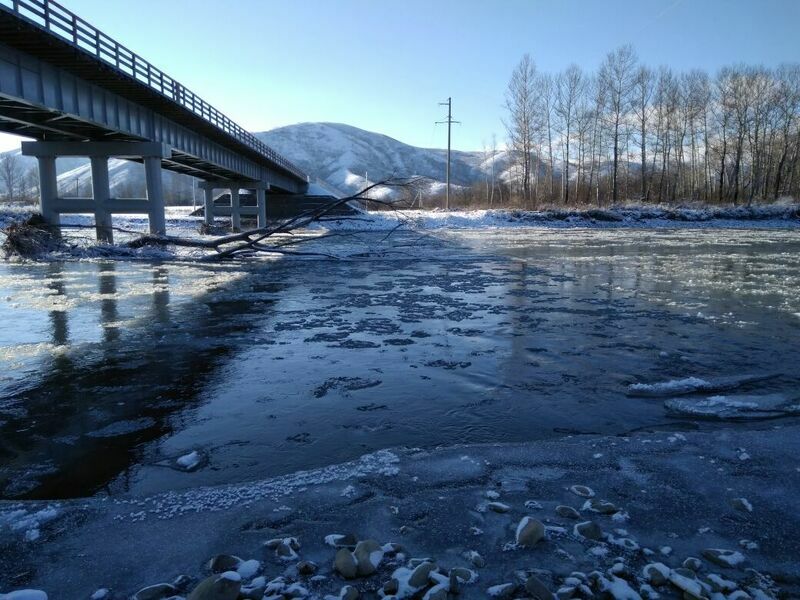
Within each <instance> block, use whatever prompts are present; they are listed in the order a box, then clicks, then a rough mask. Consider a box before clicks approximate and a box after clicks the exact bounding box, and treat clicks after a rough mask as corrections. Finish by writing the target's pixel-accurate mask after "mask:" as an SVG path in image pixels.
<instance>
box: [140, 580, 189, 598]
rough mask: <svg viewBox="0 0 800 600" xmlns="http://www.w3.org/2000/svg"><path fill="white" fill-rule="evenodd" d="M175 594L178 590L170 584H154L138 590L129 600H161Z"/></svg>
mask: <svg viewBox="0 0 800 600" xmlns="http://www.w3.org/2000/svg"><path fill="white" fill-rule="evenodd" d="M177 593H178V589H177V588H176V587H175V586H174V585H172V584H171V583H156V584H155V585H148V586H147V587H144V588H142V589H140V590H139V591H138V592H136V593H135V594H134V595H133V597H132V598H131V600H161V599H162V598H167V597H169V596H174V595H175V594H177Z"/></svg>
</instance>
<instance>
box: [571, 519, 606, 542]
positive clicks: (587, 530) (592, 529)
mask: <svg viewBox="0 0 800 600" xmlns="http://www.w3.org/2000/svg"><path fill="white" fill-rule="evenodd" d="M572 533H574V534H575V535H577V536H581V537H585V538H587V539H589V540H595V541H598V540H602V539H603V530H602V529H600V526H599V525H598V524H597V523H595V522H594V521H584V522H583V523H578V524H577V525H575V527H574V528H573V530H572Z"/></svg>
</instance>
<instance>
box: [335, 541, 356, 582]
mask: <svg viewBox="0 0 800 600" xmlns="http://www.w3.org/2000/svg"><path fill="white" fill-rule="evenodd" d="M333 568H334V569H335V570H336V571H337V572H338V573H339V574H340V575H341V576H342V577H344V578H345V579H353V578H355V577H356V576H357V575H358V561H357V560H356V557H355V556H353V553H352V552H350V550H348V549H347V548H340V549H339V551H338V552H337V553H336V557H335V558H334V559H333Z"/></svg>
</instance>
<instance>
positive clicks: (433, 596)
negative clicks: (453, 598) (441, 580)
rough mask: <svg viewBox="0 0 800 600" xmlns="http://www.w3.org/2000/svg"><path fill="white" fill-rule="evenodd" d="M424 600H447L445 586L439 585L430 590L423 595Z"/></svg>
mask: <svg viewBox="0 0 800 600" xmlns="http://www.w3.org/2000/svg"><path fill="white" fill-rule="evenodd" d="M424 600H447V586H445V585H441V584H440V585H437V586H436V587H433V588H431V589H430V590H428V593H426V594H425V596H424Z"/></svg>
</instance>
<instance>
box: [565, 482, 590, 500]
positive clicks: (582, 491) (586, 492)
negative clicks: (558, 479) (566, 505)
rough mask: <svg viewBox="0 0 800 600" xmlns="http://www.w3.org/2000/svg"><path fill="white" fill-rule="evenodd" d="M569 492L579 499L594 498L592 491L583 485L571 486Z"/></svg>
mask: <svg viewBox="0 0 800 600" xmlns="http://www.w3.org/2000/svg"><path fill="white" fill-rule="evenodd" d="M569 491H570V492H572V493H573V494H575V495H576V496H580V497H581V498H594V490H593V489H592V488H590V487H588V486H585V485H573V486H571V487H570V488H569Z"/></svg>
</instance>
